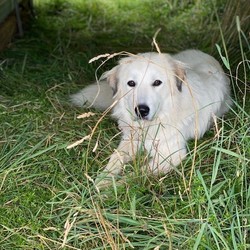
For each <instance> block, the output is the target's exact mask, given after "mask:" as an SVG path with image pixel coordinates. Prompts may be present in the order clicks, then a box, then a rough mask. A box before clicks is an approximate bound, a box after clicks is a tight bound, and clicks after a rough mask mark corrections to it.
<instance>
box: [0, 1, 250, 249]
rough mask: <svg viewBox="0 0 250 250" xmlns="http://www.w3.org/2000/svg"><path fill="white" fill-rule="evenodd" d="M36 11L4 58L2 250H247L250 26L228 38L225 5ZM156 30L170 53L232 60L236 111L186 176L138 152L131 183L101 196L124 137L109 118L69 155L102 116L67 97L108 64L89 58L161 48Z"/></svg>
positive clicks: (45, 6) (185, 168)
mask: <svg viewBox="0 0 250 250" xmlns="http://www.w3.org/2000/svg"><path fill="white" fill-rule="evenodd" d="M34 2H35V7H36V12H37V18H36V19H35V20H33V22H32V24H31V25H30V27H29V28H28V30H27V31H26V33H25V37H24V38H22V39H17V40H15V41H14V42H13V43H12V44H11V45H10V47H9V48H8V49H7V50H5V51H3V52H2V53H1V54H0V121H1V127H0V249H96V250H97V249H156V250H157V249H230V250H231V249H242V250H243V249H249V248H250V241H249V239H250V235H249V234H250V231H249V228H250V185H249V183H250V174H249V171H248V169H249V161H250V138H249V128H250V117H249V110H250V104H249V76H250V74H249V68H250V66H249V60H248V58H249V52H250V46H249V42H248V40H249V39H247V34H248V33H247V32H246V30H245V29H247V28H246V26H244V22H243V21H242V22H241V24H242V26H241V24H239V22H236V21H235V26H234V27H235V28H234V29H233V28H232V27H231V26H230V27H231V28H230V32H231V33H230V34H228V32H226V30H224V28H223V27H225V26H226V25H225V20H224V19H223V13H222V9H223V6H224V5H226V6H227V8H226V10H228V9H229V7H230V6H228V4H226V3H225V2H226V1H218V2H217V3H216V4H214V2H212V1H211V2H209V1H207V2H206V4H203V2H202V3H201V1H191V2H190V1H187V2H185V1H182V2H177V1H162V0H157V1H128V0H127V1H122V0H117V1H111V0H105V1H98V0H91V1H79V0H75V1H59V0H54V1H52V0H46V1H38V0H36V1H34ZM152 8H153V9H154V11H152ZM230 13H231V12H230ZM242 15H243V16H240V19H241V20H245V19H246V16H244V13H243V14H242ZM232 19H233V20H235V19H234V18H232ZM227 20H228V18H227ZM190 23H191V24H192V26H191V27H190ZM219 23H221V26H220V25H219ZM220 27H221V29H220ZM158 28H161V31H160V33H159V34H158V37H157V42H158V43H159V45H160V48H161V50H162V51H164V52H175V51H178V50H181V49H185V48H191V47H192V48H193V47H194V48H199V49H201V50H204V51H206V52H209V53H211V54H213V55H214V56H215V57H217V58H218V59H219V60H220V61H221V62H222V63H223V61H222V60H221V57H222V56H225V59H224V63H225V65H224V66H225V70H226V72H227V73H228V74H229V76H230V77H231V82H232V89H233V96H234V99H235V104H234V106H233V108H232V110H231V112H230V113H229V114H228V115H227V116H226V118H225V119H223V120H220V119H218V131H219V133H217V132H218V131H216V129H215V128H212V129H211V130H210V131H209V132H208V133H207V134H206V136H205V137H204V138H203V139H202V140H200V141H199V142H198V145H197V148H196V150H194V144H195V143H194V142H192V141H191V142H190V143H189V150H190V153H191V154H190V156H189V157H188V158H187V159H186V160H185V161H184V162H183V163H182V165H181V166H179V168H178V170H179V172H180V174H177V173H174V172H173V173H171V174H169V175H168V176H167V177H166V178H162V179H158V178H156V177H152V176H146V175H145V174H144V173H142V172H141V171H140V161H141V159H140V155H139V156H138V159H137V160H136V161H135V162H133V163H131V164H128V165H127V166H126V169H127V172H130V171H131V170H133V171H134V172H135V174H133V175H129V174H127V175H126V176H127V177H126V183H125V184H124V185H121V186H116V185H115V183H113V185H112V186H111V188H110V189H106V190H103V191H102V192H101V193H100V192H98V190H97V189H96V188H95V186H94V185H93V182H92V181H93V179H94V178H95V176H96V173H97V171H98V169H99V168H100V167H102V166H104V165H105V164H106V163H107V159H108V157H109V155H110V154H111V152H112V151H113V149H114V148H115V146H116V145H117V143H118V141H119V135H118V132H119V131H118V129H117V127H116V124H115V121H113V120H112V119H111V118H110V117H109V115H107V116H105V117H104V118H103V119H102V121H101V122H100V123H99V124H98V126H97V128H96V130H95V132H94V134H93V137H92V139H91V140H90V141H88V140H86V141H84V142H83V143H82V144H80V145H79V146H77V147H75V148H73V149H71V150H67V149H66V147H67V145H69V144H70V143H72V142H74V141H75V140H78V139H81V138H83V137H84V136H87V135H89V134H90V133H91V131H92V128H93V127H94V126H95V125H96V123H97V121H98V120H99V119H100V118H101V117H102V114H100V113H96V115H95V116H91V117H88V118H85V119H80V120H78V119H76V116H77V115H78V114H80V113H83V112H88V111H89V110H87V109H86V110H80V109H76V108H74V107H72V106H70V104H69V103H68V95H69V94H70V93H73V92H75V91H77V90H79V89H80V88H81V87H83V86H85V85H87V84H88V83H89V82H91V81H93V80H94V78H95V70H96V68H97V67H98V66H99V64H98V63H99V62H94V63H92V64H88V61H89V59H91V58H93V57H94V56H97V55H98V54H104V53H113V52H119V51H123V50H126V51H129V52H141V51H151V50H152V45H151V42H152V37H153V35H154V34H155V32H156V30H157V29H158ZM166 34H167V35H166ZM218 34H219V35H218ZM224 34H225V36H224ZM214 37H217V38H218V37H219V39H217V40H216V43H217V44H218V46H219V48H220V50H221V56H220V53H219V51H218V50H217V48H216V46H215V42H213V39H214ZM231 37H234V38H235V37H236V38H237V39H234V41H235V43H234V44H233V45H232V44H231V43H230V41H231V39H229V38H231ZM114 62H115V60H112V61H111V62H109V63H108V64H107V65H104V67H102V69H101V71H104V70H105V69H107V68H110V66H112V65H113V64H114ZM228 65H229V69H227V67H226V66H228ZM101 71H100V74H101ZM91 111H92V112H95V111H94V110H91ZM115 135H116V136H115ZM93 149H95V150H93ZM194 152H195V157H196V159H195V162H194V165H192V162H193V156H194V155H193V153H194ZM141 157H143V156H141Z"/></svg>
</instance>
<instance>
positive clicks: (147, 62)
mask: <svg viewBox="0 0 250 250" xmlns="http://www.w3.org/2000/svg"><path fill="white" fill-rule="evenodd" d="M71 99H72V102H73V103H74V104H75V105H77V106H84V105H89V104H92V105H93V106H94V107H95V108H97V109H101V110H104V109H106V108H108V107H109V106H111V105H112V104H113V106H114V107H113V116H114V117H115V119H117V121H118V125H119V128H120V129H121V131H122V139H121V142H120V144H119V146H118V148H117V149H116V150H115V152H114V153H113V154H112V155H111V157H110V160H109V162H108V164H107V166H106V167H105V169H104V170H103V172H102V173H101V174H100V175H99V176H98V177H97V179H96V183H97V185H99V186H104V185H106V184H107V183H108V182H110V179H111V177H115V176H117V175H118V174H119V173H120V172H121V171H122V168H123V164H125V163H126V162H128V161H130V160H132V159H133V157H135V155H136V152H137V151H138V149H141V148H142V149H144V150H145V151H146V152H147V154H148V156H149V159H150V160H149V162H148V164H146V165H145V166H143V168H145V169H147V170H148V171H151V172H152V173H153V174H158V173H167V172H169V171H170V170H171V169H173V167H175V166H177V165H179V164H180V162H181V161H182V160H183V159H184V158H185V156H186V154H187V150H186V142H187V140H188V139H191V138H200V137H202V136H203V134H204V133H205V132H206V131H207V129H208V128H209V127H210V125H211V123H212V121H213V116H219V117H220V116H222V115H223V114H225V113H226V112H227V111H228V110H229V107H230V104H231V101H230V86H229V79H228V78H227V77H226V75H225V73H224V72H223V70H222V68H221V66H220V64H219V63H218V61H216V60H215V59H214V58H213V57H211V56H210V55H208V54H205V53H203V52H201V51H198V50H186V51H183V52H180V53H178V54H176V55H169V54H164V53H153V52H150V53H142V54H137V55H131V56H128V57H125V58H122V59H121V60H120V61H119V64H118V65H117V66H115V67H114V68H112V69H111V70H110V71H107V72H105V73H104V74H103V75H102V77H101V81H100V82H99V83H95V84H92V85H89V86H87V87H86V88H84V89H83V90H81V91H80V92H78V93H76V94H74V95H72V96H71ZM114 102H115V103H114Z"/></svg>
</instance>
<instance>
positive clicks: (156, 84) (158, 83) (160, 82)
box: [152, 80, 162, 87]
mask: <svg viewBox="0 0 250 250" xmlns="http://www.w3.org/2000/svg"><path fill="white" fill-rule="evenodd" d="M161 84H162V81H161V80H155V81H154V82H153V84H152V86H153V87H157V86H160V85H161Z"/></svg>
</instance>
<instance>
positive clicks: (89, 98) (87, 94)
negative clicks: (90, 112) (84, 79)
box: [70, 81, 114, 110]
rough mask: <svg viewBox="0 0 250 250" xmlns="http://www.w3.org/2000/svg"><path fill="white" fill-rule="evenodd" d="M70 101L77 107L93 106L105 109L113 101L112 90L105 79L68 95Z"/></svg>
mask: <svg viewBox="0 0 250 250" xmlns="http://www.w3.org/2000/svg"><path fill="white" fill-rule="evenodd" d="M70 100H71V102H72V103H73V104H74V105H75V106H78V107H94V108H97V109H100V110H105V109H107V108H108V107H109V106H111V105H112V103H113V101H114V100H113V92H112V89H111V87H110V86H109V85H108V83H107V82H106V81H100V82H99V83H98V84H97V83H94V84H91V85H89V86H87V87H85V88H84V89H82V90H80V91H79V92H77V93H76V94H73V95H71V96H70Z"/></svg>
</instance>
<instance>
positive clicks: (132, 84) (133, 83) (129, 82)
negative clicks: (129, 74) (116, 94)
mask: <svg viewBox="0 0 250 250" xmlns="http://www.w3.org/2000/svg"><path fill="white" fill-rule="evenodd" d="M127 84H128V86H129V87H135V85H136V84H135V82H134V81H133V80H131V81H128V82H127Z"/></svg>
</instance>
